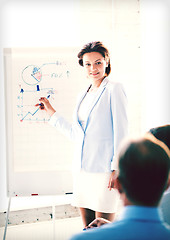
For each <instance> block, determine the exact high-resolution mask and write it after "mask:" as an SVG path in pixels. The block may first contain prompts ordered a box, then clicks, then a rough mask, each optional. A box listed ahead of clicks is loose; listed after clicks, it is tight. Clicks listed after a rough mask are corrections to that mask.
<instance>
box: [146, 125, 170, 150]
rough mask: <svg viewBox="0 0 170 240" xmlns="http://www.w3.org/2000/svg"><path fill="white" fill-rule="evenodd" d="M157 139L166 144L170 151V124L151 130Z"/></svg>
mask: <svg viewBox="0 0 170 240" xmlns="http://www.w3.org/2000/svg"><path fill="white" fill-rule="evenodd" d="M149 132H150V133H152V134H153V135H154V136H155V137H156V138H157V139H159V140H160V141H162V142H164V143H165V144H166V145H167V146H168V147H169V149H170V124H166V125H162V126H159V127H154V128H151V129H150V130H149Z"/></svg>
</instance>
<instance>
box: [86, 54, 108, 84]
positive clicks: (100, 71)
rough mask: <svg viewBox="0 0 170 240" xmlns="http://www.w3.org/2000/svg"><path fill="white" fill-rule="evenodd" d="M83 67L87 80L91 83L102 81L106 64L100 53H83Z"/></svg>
mask: <svg viewBox="0 0 170 240" xmlns="http://www.w3.org/2000/svg"><path fill="white" fill-rule="evenodd" d="M83 66H84V68H85V71H86V74H87V77H88V78H89V79H91V80H92V81H102V80H103V78H104V76H105V69H106V67H107V62H106V60H105V59H104V57H103V56H102V55H101V54H100V53H98V52H91V53H85V54H84V55H83Z"/></svg>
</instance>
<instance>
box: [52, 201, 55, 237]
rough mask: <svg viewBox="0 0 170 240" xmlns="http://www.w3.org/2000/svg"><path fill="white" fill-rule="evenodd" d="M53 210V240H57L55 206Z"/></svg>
mask: <svg viewBox="0 0 170 240" xmlns="http://www.w3.org/2000/svg"><path fill="white" fill-rule="evenodd" d="M52 210H53V240H55V205H53V206H52Z"/></svg>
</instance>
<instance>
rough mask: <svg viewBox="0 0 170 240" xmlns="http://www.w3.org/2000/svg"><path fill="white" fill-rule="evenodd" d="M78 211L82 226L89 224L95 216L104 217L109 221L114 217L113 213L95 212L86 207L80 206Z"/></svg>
mask: <svg viewBox="0 0 170 240" xmlns="http://www.w3.org/2000/svg"><path fill="white" fill-rule="evenodd" d="M80 213H81V217H82V221H83V224H84V227H86V226H87V225H89V224H90V223H91V222H92V221H93V220H94V219H95V218H105V219H107V220H109V221H111V222H113V221H114V218H115V213H103V212H95V211H93V210H91V209H88V208H80Z"/></svg>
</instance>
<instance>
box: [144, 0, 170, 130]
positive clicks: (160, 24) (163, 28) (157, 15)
mask: <svg viewBox="0 0 170 240" xmlns="http://www.w3.org/2000/svg"><path fill="white" fill-rule="evenodd" d="M169 13H170V1H169V0H142V1H141V53H142V73H143V74H142V79H143V81H144V92H143V100H144V103H145V104H144V109H143V115H144V116H145V117H144V121H143V129H144V130H148V129H150V128H152V127H156V126H159V125H163V124H168V123H169V124H170V107H169V103H170V94H169V90H170V81H169V76H170V67H169V63H170V15H169Z"/></svg>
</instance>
